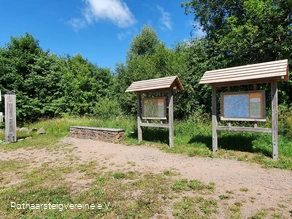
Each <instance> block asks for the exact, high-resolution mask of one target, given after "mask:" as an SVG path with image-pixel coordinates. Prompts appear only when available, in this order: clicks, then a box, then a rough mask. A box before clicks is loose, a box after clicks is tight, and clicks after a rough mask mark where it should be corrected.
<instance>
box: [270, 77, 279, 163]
mask: <svg viewBox="0 0 292 219" xmlns="http://www.w3.org/2000/svg"><path fill="white" fill-rule="evenodd" d="M271 98H272V143H273V159H274V160H277V159H278V89H277V81H273V82H272V83H271Z"/></svg>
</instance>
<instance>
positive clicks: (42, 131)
mask: <svg viewBox="0 0 292 219" xmlns="http://www.w3.org/2000/svg"><path fill="white" fill-rule="evenodd" d="M37 134H38V135H40V134H46V130H45V129H44V127H41V128H40V129H39V130H38V131H37Z"/></svg>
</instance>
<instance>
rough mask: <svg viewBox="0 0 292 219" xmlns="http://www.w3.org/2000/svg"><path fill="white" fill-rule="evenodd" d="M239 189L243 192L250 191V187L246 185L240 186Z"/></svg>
mask: <svg viewBox="0 0 292 219" xmlns="http://www.w3.org/2000/svg"><path fill="white" fill-rule="evenodd" d="M239 190H240V191H242V192H247V191H248V188H246V187H242V188H240V189H239Z"/></svg>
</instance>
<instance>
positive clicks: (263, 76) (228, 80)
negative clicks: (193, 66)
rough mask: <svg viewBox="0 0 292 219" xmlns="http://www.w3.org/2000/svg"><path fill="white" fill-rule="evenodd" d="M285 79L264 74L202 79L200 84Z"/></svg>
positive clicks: (277, 75) (276, 75)
mask: <svg viewBox="0 0 292 219" xmlns="http://www.w3.org/2000/svg"><path fill="white" fill-rule="evenodd" d="M282 76H283V77H284V76H285V75H280V74H262V75H252V76H246V77H237V76H231V77H224V78H212V79H209V80H205V79H201V81H200V84H213V83H222V82H233V81H244V80H255V79H267V78H274V77H278V78H279V79H278V80H280V79H281V77H282Z"/></svg>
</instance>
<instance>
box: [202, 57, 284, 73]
mask: <svg viewBox="0 0 292 219" xmlns="http://www.w3.org/2000/svg"><path fill="white" fill-rule="evenodd" d="M287 64H288V59H284V60H279V61H272V62H262V63H257V64H250V65H242V66H236V67H230V68H223V69H217V70H211V71H207V72H208V74H212V73H213V74H216V73H222V72H228V71H229V72H236V71H237V72H240V71H243V70H246V69H247V70H249V69H269V68H277V67H283V68H285V67H286V66H285V65H287Z"/></svg>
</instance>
